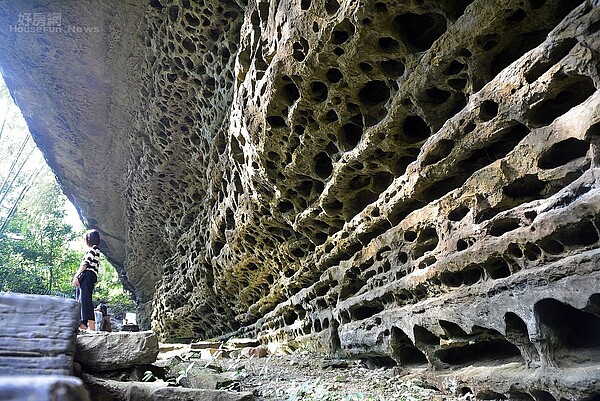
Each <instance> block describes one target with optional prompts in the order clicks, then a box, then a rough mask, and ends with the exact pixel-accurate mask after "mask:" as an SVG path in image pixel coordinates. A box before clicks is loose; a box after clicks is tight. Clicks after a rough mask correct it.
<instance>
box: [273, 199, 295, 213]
mask: <svg viewBox="0 0 600 401" xmlns="http://www.w3.org/2000/svg"><path fill="white" fill-rule="evenodd" d="M277 210H279V211H280V212H281V213H287V212H290V211H292V210H294V204H293V203H292V202H290V201H289V200H287V199H286V200H284V201H281V202H280V203H279V205H277Z"/></svg>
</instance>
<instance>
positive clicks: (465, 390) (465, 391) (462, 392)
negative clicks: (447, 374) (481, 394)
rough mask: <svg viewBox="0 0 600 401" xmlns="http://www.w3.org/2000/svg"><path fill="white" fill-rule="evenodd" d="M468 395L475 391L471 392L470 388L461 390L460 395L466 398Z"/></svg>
mask: <svg viewBox="0 0 600 401" xmlns="http://www.w3.org/2000/svg"><path fill="white" fill-rule="evenodd" d="M468 394H473V390H471V389H470V388H469V387H461V388H460V395H462V396H465V395H468Z"/></svg>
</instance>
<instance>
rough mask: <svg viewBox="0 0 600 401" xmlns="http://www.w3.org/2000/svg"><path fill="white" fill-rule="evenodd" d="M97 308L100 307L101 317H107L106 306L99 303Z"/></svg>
mask: <svg viewBox="0 0 600 401" xmlns="http://www.w3.org/2000/svg"><path fill="white" fill-rule="evenodd" d="M98 306H99V307H100V312H102V316H106V315H108V307H107V306H106V304H103V303H100V305H98Z"/></svg>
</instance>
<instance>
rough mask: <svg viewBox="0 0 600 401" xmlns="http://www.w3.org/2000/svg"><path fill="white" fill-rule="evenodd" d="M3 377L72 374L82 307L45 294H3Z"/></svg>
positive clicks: (0, 295)
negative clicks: (80, 308)
mask: <svg viewBox="0 0 600 401" xmlns="http://www.w3.org/2000/svg"><path fill="white" fill-rule="evenodd" d="M0 322H1V324H0V376H1V375H19V374H30V375H35V374H44V375H49V374H55V375H69V374H71V373H72V371H73V355H74V353H75V337H76V330H77V326H78V322H79V304H78V303H77V302H76V301H75V300H72V299H64V298H59V297H51V296H46V295H28V294H14V293H0Z"/></svg>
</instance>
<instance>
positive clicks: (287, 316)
mask: <svg viewBox="0 0 600 401" xmlns="http://www.w3.org/2000/svg"><path fill="white" fill-rule="evenodd" d="M297 319H298V315H297V314H296V312H294V311H293V310H289V311H286V312H284V314H283V321H284V322H285V324H286V325H287V326H290V325H292V324H293V323H294V322H295V321H296V320H297Z"/></svg>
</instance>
